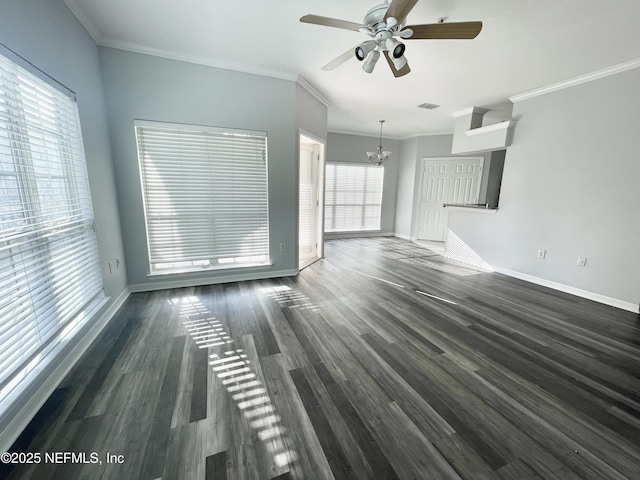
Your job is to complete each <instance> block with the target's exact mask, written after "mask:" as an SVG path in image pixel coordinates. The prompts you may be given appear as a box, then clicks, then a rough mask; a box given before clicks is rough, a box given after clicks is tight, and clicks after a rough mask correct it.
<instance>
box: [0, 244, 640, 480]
mask: <svg viewBox="0 0 640 480" xmlns="http://www.w3.org/2000/svg"><path fill="white" fill-rule="evenodd" d="M639 377H640V321H639V319H638V315H636V314H632V313H629V312H624V311H621V310H618V309H615V308H612V307H607V306H604V305H600V304H597V303H594V302H590V301H588V300H584V299H580V298H577V297H573V296H571V295H567V294H564V293H561V292H557V291H553V290H549V289H546V288H543V287H540V286H536V285H532V284H528V283H525V282H523V281H520V280H516V279H513V278H509V277H505V276H502V275H499V274H496V273H486V272H479V271H477V270H475V269H474V268H472V267H468V266H464V265H461V264H457V263H455V262H451V261H447V260H446V259H444V258H443V257H439V256H436V255H434V254H433V252H430V251H428V250H425V249H422V248H418V247H416V246H415V245H414V244H412V243H410V242H407V241H403V240H399V239H393V238H376V239H355V240H335V241H331V242H328V243H327V245H326V259H324V260H321V261H319V262H317V263H315V264H313V265H311V266H309V267H308V268H306V269H305V270H303V271H302V272H301V273H300V274H299V275H298V276H297V277H295V278H282V279H275V280H264V281H251V282H242V283H232V284H224V285H212V286H206V287H197V288H185V289H176V290H170V291H161V292H152V293H140V294H133V295H131V297H130V299H129V300H128V301H127V303H126V305H125V306H124V307H123V308H122V309H121V311H120V312H119V313H118V314H117V316H116V318H114V320H113V321H112V322H111V323H110V324H109V326H108V327H107V328H106V329H105V331H104V332H103V334H102V335H101V336H100V337H99V339H98V340H97V341H96V342H95V344H94V345H93V346H92V348H91V349H90V350H89V351H88V352H87V353H86V355H85V356H84V357H83V358H82V360H81V361H80V362H79V363H78V364H77V365H76V366H75V368H74V369H73V371H72V372H71V373H70V374H69V375H68V377H67V378H66V379H65V380H64V382H63V383H62V384H61V385H60V386H59V388H58V389H57V390H56V391H55V392H54V393H53V395H52V396H51V398H50V399H49V401H48V402H47V403H46V404H45V406H44V407H43V408H42V410H41V412H40V413H39V414H38V416H37V417H36V418H35V419H34V420H33V422H31V424H30V425H29V427H28V428H27V429H26V430H25V432H24V433H23V435H22V436H21V437H20V439H19V440H18V441H17V442H16V444H15V445H14V450H15V451H22V452H32V453H35V452H38V453H40V454H41V455H42V458H43V460H42V462H41V463H40V464H37V465H20V466H15V467H13V469H9V468H7V466H3V470H2V471H0V477H3V476H4V477H6V478H10V479H37V480H45V479H76V478H77V479H119V480H121V479H142V480H144V479H149V480H152V479H163V480H170V479H203V480H214V479H215V480H227V479H229V480H232V479H260V480H262V479H264V480H271V479H311V480H315V479H318V480H325V479H327V480H329V479H336V480H338V479H349V480H352V479H376V480H392V479H460V478H462V479H474V480H475V479H502V480H506V479H518V480H522V479H606V480H612V479H625V478H626V479H638V478H640V378H639ZM55 452H73V453H76V454H79V453H85V454H86V455H87V457H86V458H87V463H78V460H79V459H80V460H81V458H76V459H75V460H76V461H66V462H58V463H53V462H52V461H46V457H45V454H53V453H55ZM92 453H94V454H96V455H97V459H98V463H90V460H91V459H92V458H93V457H91V454H92ZM108 460H110V461H108Z"/></svg>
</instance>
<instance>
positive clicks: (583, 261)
mask: <svg viewBox="0 0 640 480" xmlns="http://www.w3.org/2000/svg"><path fill="white" fill-rule="evenodd" d="M578 266H579V267H586V266H587V258H586V257H578Z"/></svg>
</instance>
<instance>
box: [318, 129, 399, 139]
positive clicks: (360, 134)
mask: <svg viewBox="0 0 640 480" xmlns="http://www.w3.org/2000/svg"><path fill="white" fill-rule="evenodd" d="M327 133H334V134H337V135H351V136H354V137H367V138H377V139H379V138H380V132H378V133H377V134H375V133H363V132H353V131H349V130H327ZM382 140H383V141H384V140H402V137H396V136H392V135H386V134H385V135H383V137H382Z"/></svg>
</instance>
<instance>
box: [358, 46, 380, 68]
mask: <svg viewBox="0 0 640 480" xmlns="http://www.w3.org/2000/svg"><path fill="white" fill-rule="evenodd" d="M379 58H380V52H379V51H377V50H373V51H371V52H369V55H367V59H366V60H365V61H364V63H363V64H362V70H364V71H365V72H367V73H371V72H373V68H374V67H375V66H376V63H378V59H379Z"/></svg>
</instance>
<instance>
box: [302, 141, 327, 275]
mask: <svg viewBox="0 0 640 480" xmlns="http://www.w3.org/2000/svg"><path fill="white" fill-rule="evenodd" d="M312 142H313V141H312V140H310V139H308V138H306V137H304V136H300V165H299V187H298V189H299V193H298V197H299V199H298V267H299V268H303V267H305V266H307V265H309V264H311V263H313V262H314V261H315V260H317V259H318V258H320V257H321V255H322V253H321V249H322V245H321V242H322V228H321V224H320V221H321V218H322V216H321V215H320V211H321V203H322V195H321V189H320V185H321V177H322V175H321V168H320V164H321V158H320V157H321V151H322V145H321V144H319V143H315V142H313V143H312Z"/></svg>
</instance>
